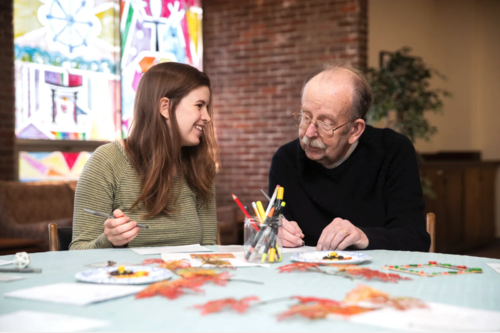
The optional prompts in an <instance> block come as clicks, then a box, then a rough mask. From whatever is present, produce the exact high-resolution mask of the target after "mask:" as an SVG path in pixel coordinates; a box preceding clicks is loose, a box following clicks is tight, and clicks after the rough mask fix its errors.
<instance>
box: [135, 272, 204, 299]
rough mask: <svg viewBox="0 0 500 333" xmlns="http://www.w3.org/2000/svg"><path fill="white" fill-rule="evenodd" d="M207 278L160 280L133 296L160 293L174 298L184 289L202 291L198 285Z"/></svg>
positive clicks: (144, 296) (151, 295) (146, 296)
mask: <svg viewBox="0 0 500 333" xmlns="http://www.w3.org/2000/svg"><path fill="white" fill-rule="evenodd" d="M208 280H209V279H208V278H206V277H193V278H185V279H178V280H175V281H160V282H156V283H153V284H151V285H150V286H149V287H147V288H146V289H144V290H142V291H141V292H139V293H137V294H136V295H135V298H137V299H139V298H148V297H153V296H157V295H161V296H164V297H166V298H168V299H176V298H178V297H179V296H181V295H183V294H184V289H190V290H192V291H194V292H203V290H201V289H200V287H201V286H202V285H203V284H205V283H206V282H207V281H208Z"/></svg>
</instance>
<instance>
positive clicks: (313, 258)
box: [291, 251, 372, 264]
mask: <svg viewBox="0 0 500 333" xmlns="http://www.w3.org/2000/svg"><path fill="white" fill-rule="evenodd" d="M332 252H335V253H337V256H342V257H344V258H345V257H351V259H347V260H346V259H342V260H326V259H323V258H324V257H326V256H329V255H330V253H332ZM291 259H292V261H301V262H312V263H317V264H353V263H358V262H363V261H367V260H371V259H372V257H371V256H369V255H367V254H364V253H360V252H349V251H315V252H302V253H296V254H294V255H293V256H292V257H291Z"/></svg>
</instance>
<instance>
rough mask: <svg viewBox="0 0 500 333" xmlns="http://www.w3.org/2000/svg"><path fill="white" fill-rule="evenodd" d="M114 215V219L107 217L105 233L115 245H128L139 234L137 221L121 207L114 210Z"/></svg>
mask: <svg viewBox="0 0 500 333" xmlns="http://www.w3.org/2000/svg"><path fill="white" fill-rule="evenodd" d="M113 216H114V217H115V218H114V219H107V220H106V221H105V222H104V235H106V237H107V238H108V240H109V241H110V242H111V244H113V246H123V245H126V244H127V243H129V242H130V241H131V240H132V239H134V238H135V237H136V236H137V234H139V227H137V222H135V221H130V218H129V217H128V216H127V215H125V214H123V212H122V211H121V210H119V209H116V210H115V211H114V212H113ZM129 221H130V222H129Z"/></svg>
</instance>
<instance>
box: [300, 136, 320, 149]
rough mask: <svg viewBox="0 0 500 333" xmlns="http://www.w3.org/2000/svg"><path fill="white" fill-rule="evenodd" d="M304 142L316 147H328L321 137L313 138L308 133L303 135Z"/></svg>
mask: <svg viewBox="0 0 500 333" xmlns="http://www.w3.org/2000/svg"><path fill="white" fill-rule="evenodd" d="M302 143H304V144H306V145H309V146H311V147H314V148H320V149H326V145H325V144H324V143H323V141H321V140H320V139H311V138H309V137H308V136H307V135H304V136H303V137H302Z"/></svg>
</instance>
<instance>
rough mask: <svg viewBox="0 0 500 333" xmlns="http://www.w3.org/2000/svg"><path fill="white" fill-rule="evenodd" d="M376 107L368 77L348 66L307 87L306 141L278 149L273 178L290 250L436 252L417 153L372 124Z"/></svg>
mask: <svg viewBox="0 0 500 333" xmlns="http://www.w3.org/2000/svg"><path fill="white" fill-rule="evenodd" d="M371 102H372V93H371V89H370V86H369V84H368V82H367V81H366V79H365V77H364V76H363V74H361V73H360V72H358V71H357V70H355V69H353V68H351V67H349V66H347V65H342V64H336V65H329V66H325V67H323V68H321V69H318V70H317V71H315V72H313V73H312V74H311V75H310V76H309V77H308V78H307V79H306V80H305V82H304V86H303V88H302V100H301V104H302V105H301V107H300V109H299V110H298V111H296V112H295V113H294V114H293V118H294V121H295V124H296V125H297V126H298V128H299V138H298V139H296V140H294V141H292V142H290V143H287V144H285V145H284V146H282V147H280V148H279V149H278V151H277V152H276V154H275V155H274V157H273V160H272V164H271V170H270V173H269V191H270V192H271V191H272V190H274V188H275V187H276V185H277V184H279V185H281V186H283V187H284V188H285V201H286V203H287V205H286V207H285V209H284V214H283V215H284V217H286V219H288V220H286V219H285V220H284V223H283V224H284V233H283V234H284V236H283V237H284V246H287V247H295V246H301V245H302V244H303V242H305V244H306V245H309V246H316V248H317V249H318V250H343V249H345V248H347V247H350V248H353V249H367V250H368V249H388V250H407V251H428V250H429V246H430V237H429V234H428V233H427V231H426V228H425V218H424V213H423V210H424V199H423V196H422V189H421V185H420V178H419V173H418V166H417V160H416V156H415V149H414V147H413V145H412V144H411V142H410V140H408V139H407V138H406V137H405V136H403V135H401V134H398V133H396V132H395V131H393V130H391V129H376V128H373V127H371V126H369V125H366V123H365V120H364V119H365V115H366V112H367V111H368V109H369V108H370V104H371Z"/></svg>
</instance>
